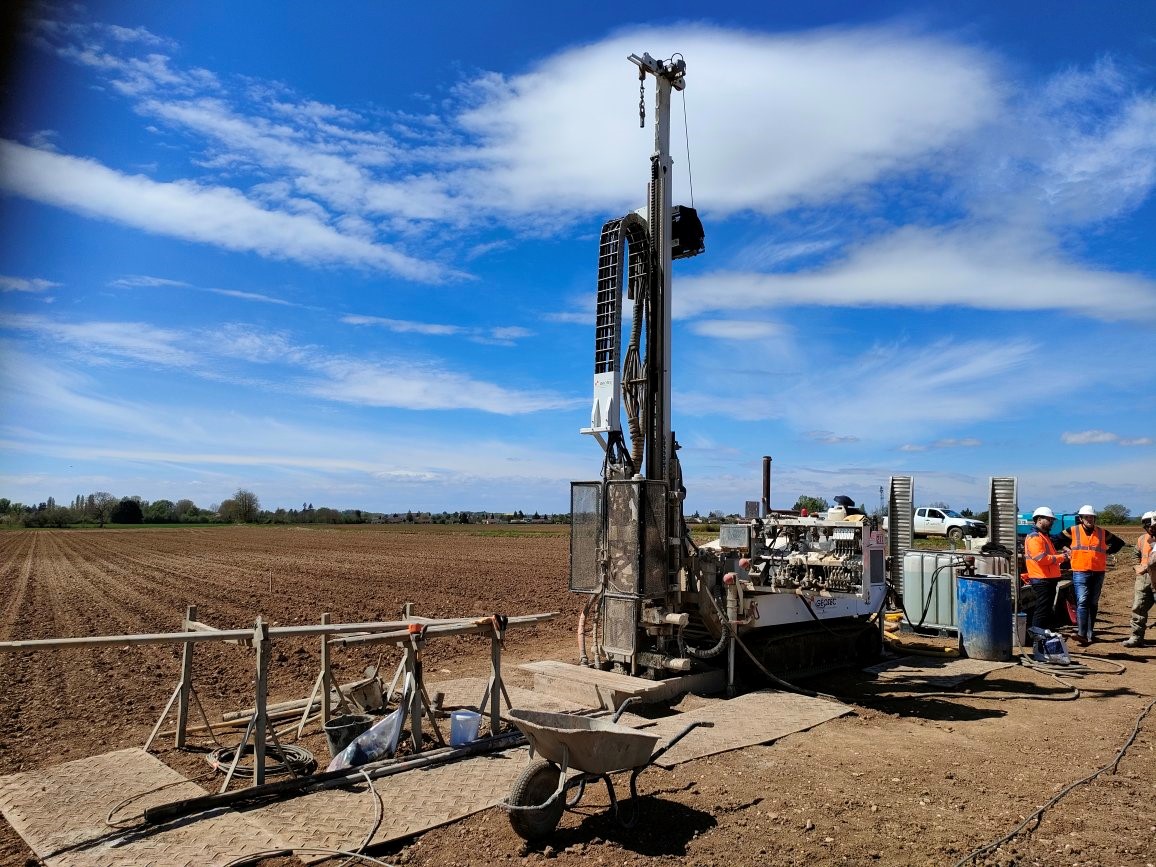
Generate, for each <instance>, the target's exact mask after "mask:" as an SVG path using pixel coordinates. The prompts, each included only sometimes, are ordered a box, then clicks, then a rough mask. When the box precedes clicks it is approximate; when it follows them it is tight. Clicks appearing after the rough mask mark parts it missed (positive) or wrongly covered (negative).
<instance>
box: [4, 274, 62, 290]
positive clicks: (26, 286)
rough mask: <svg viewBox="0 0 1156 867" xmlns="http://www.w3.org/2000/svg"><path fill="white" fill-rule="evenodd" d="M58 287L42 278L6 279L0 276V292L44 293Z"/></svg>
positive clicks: (57, 284) (56, 284)
mask: <svg viewBox="0 0 1156 867" xmlns="http://www.w3.org/2000/svg"><path fill="white" fill-rule="evenodd" d="M59 285H60V284H59V283H53V282H52V281H51V280H45V279H43V278H42V277H6V276H4V275H2V274H0V292H44V291H45V290H47V289H52V288H53V287H55V286H59Z"/></svg>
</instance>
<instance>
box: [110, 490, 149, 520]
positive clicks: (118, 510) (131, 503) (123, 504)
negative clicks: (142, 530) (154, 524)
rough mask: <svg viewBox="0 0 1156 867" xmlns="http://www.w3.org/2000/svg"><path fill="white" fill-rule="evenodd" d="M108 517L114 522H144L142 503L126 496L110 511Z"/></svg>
mask: <svg viewBox="0 0 1156 867" xmlns="http://www.w3.org/2000/svg"><path fill="white" fill-rule="evenodd" d="M108 519H109V520H110V521H112V523H114V524H143V523H144V513H143V512H142V511H141V507H140V503H138V502H137V501H136V500H130V499H129V498H128V497H125V498H124V499H123V500H121V501H120V502H119V503H117V504H116V507H115V508H114V509H113V510H112V511H111V512H110V513H109V516H108Z"/></svg>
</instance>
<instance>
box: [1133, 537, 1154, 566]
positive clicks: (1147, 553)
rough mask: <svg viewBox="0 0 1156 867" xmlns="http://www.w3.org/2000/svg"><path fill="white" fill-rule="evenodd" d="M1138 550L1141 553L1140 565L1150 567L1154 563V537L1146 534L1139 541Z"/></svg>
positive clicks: (1137, 542) (1137, 543) (1137, 541)
mask: <svg viewBox="0 0 1156 867" xmlns="http://www.w3.org/2000/svg"><path fill="white" fill-rule="evenodd" d="M1136 550H1137V551H1139V552H1140V565H1141V566H1149V565H1150V564H1151V562H1152V537H1151V536H1149V535H1148V534H1147V533H1145V534H1144V535H1143V536H1141V537H1140V538H1139V539H1137V540H1136Z"/></svg>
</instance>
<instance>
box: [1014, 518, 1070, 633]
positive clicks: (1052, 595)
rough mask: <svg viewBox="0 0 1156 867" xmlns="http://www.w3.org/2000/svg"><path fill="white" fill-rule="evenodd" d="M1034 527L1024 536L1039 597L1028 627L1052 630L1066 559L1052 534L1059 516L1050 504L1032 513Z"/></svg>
mask: <svg viewBox="0 0 1156 867" xmlns="http://www.w3.org/2000/svg"><path fill="white" fill-rule="evenodd" d="M1032 523H1033V524H1034V525H1035V529H1034V530H1032V532H1030V533H1028V536H1027V538H1026V539H1024V567H1025V568H1026V569H1027V573H1028V583H1029V584H1031V586H1032V590H1033V591H1034V593H1035V596H1036V604H1035V607H1034V609H1033V610H1032V612H1031V616H1030V617H1029V618H1028V628H1029V629H1030V628H1031V627H1033V626H1035V627H1038V628H1039V629H1050V628H1051V626H1052V618H1053V616H1054V615H1053V613H1054V611H1055V607H1056V590H1057V588H1058V587H1059V585H1060V566H1061V565H1062V564H1063V562H1064V560H1065V559H1067V558H1066V557H1065V556H1064V555H1063V554H1057V553H1056V549H1055V548H1054V547H1053V546H1052V537H1051V536H1050V535H1049V533H1051V530H1052V525H1053V524H1054V523H1056V516H1055V514H1054V513H1053V512H1052V510H1051V509H1049V508H1048V507H1047V506H1040V507H1039V508H1038V509H1036V510H1035V511H1034V512H1032Z"/></svg>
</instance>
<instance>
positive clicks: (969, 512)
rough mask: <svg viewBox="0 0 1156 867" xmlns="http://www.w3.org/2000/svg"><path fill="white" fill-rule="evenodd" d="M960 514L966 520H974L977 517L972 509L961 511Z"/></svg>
mask: <svg viewBox="0 0 1156 867" xmlns="http://www.w3.org/2000/svg"><path fill="white" fill-rule="evenodd" d="M959 514H961V515H963V517H965V518H974V517H975V512H973V511H972V510H971V509H961V510H960V512H959Z"/></svg>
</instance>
